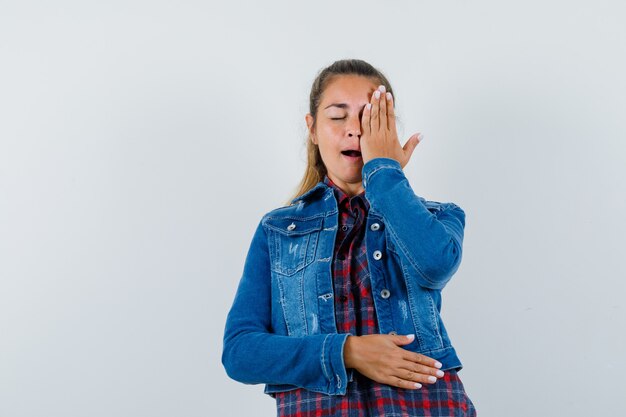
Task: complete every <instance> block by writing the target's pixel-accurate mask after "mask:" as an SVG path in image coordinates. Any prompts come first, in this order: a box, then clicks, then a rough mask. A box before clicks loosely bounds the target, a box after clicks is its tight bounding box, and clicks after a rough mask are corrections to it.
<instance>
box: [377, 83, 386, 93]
mask: <svg viewBox="0 0 626 417" xmlns="http://www.w3.org/2000/svg"><path fill="white" fill-rule="evenodd" d="M378 89H379V90H380V92H381V93H384V92H385V90H386V88H385V86H384V85H382V84H381V85H379V86H378Z"/></svg>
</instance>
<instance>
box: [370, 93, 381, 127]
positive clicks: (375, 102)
mask: <svg viewBox="0 0 626 417" xmlns="http://www.w3.org/2000/svg"><path fill="white" fill-rule="evenodd" d="M379 102H380V90H378V89H377V90H376V91H374V94H372V110H371V113H370V129H371V130H372V132H373V133H375V132H378V129H380V115H379V113H378V112H379V107H380V105H379Z"/></svg>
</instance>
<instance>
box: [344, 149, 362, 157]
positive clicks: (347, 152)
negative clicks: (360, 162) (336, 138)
mask: <svg viewBox="0 0 626 417" xmlns="http://www.w3.org/2000/svg"><path fill="white" fill-rule="evenodd" d="M341 153H342V154H344V155H346V156H351V157H354V158H359V157H360V156H361V152H360V151H357V150H351V149H348V150H345V151H341Z"/></svg>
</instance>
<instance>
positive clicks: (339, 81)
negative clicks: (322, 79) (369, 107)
mask: <svg viewBox="0 0 626 417" xmlns="http://www.w3.org/2000/svg"><path fill="white" fill-rule="evenodd" d="M378 85H379V83H378V81H377V80H375V79H373V78H368V77H363V76H360V75H339V76H335V77H334V78H333V79H332V80H331V81H330V82H329V83H328V85H327V86H326V88H325V89H324V93H323V94H322V100H321V103H320V104H324V103H330V102H335V101H337V100H342V101H344V102H348V101H358V102H362V101H364V102H369V99H370V96H371V95H372V93H373V92H374V90H376V88H378Z"/></svg>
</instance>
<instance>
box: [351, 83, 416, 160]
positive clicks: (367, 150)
mask: <svg viewBox="0 0 626 417" xmlns="http://www.w3.org/2000/svg"><path fill="white" fill-rule="evenodd" d="M377 95H378V96H379V97H376V96H377ZM368 107H369V108H368ZM421 139H422V135H421V133H416V134H414V135H413V136H411V137H410V138H409V140H407V142H406V144H405V145H404V147H403V146H401V145H400V141H399V140H398V133H397V132H396V115H395V112H394V110H393V97H392V96H391V93H385V87H384V86H382V85H381V86H380V87H378V89H377V90H376V91H374V93H373V94H372V98H371V100H370V103H368V104H367V105H366V106H365V108H364V109H363V116H362V117H361V157H362V158H363V163H364V164H365V163H367V162H368V161H369V160H371V159H374V158H391V159H395V160H396V161H398V162H400V165H401V166H402V168H404V167H405V166H406V164H407V163H408V162H409V159H410V158H411V155H412V154H413V151H414V150H415V147H416V146H417V144H418V143H419V142H420V141H421Z"/></svg>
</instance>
